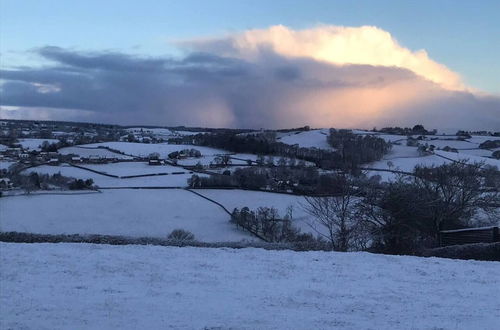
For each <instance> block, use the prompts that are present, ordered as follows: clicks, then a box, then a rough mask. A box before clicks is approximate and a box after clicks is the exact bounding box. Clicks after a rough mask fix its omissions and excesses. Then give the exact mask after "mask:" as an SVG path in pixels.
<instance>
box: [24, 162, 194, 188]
mask: <svg viewBox="0 0 500 330" xmlns="http://www.w3.org/2000/svg"><path fill="white" fill-rule="evenodd" d="M83 166H84V167H86V168H90V169H94V170H97V171H101V172H105V173H108V174H111V175H118V176H125V175H140V174H152V173H168V175H160V176H147V177H138V178H128V179H120V178H113V177H108V176H105V175H102V174H98V173H94V172H90V171H87V170H85V169H81V168H76V167H72V166H70V165H67V164H62V165H60V166H50V165H41V166H37V167H33V168H30V169H27V170H25V171H24V172H23V173H32V172H36V173H39V174H50V175H52V174H56V173H61V174H62V175H64V176H67V177H72V178H76V179H82V180H86V179H92V180H93V181H94V184H95V185H96V186H98V187H100V188H104V187H106V188H109V187H114V188H116V187H185V186H187V180H188V179H189V178H190V177H191V176H192V173H190V172H189V171H185V170H183V169H182V168H178V167H173V166H168V165H162V166H149V165H146V164H144V163H139V162H134V163H115V164H84V165H83ZM172 173H182V174H172Z"/></svg>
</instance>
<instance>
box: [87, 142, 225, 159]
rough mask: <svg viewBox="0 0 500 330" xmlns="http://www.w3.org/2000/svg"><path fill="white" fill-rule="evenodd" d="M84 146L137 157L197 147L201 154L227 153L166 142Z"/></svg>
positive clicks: (164, 155) (166, 153) (164, 156)
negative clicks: (108, 149)
mask: <svg viewBox="0 0 500 330" xmlns="http://www.w3.org/2000/svg"><path fill="white" fill-rule="evenodd" d="M83 146H84V147H98V146H106V147H109V148H111V149H115V150H120V151H121V152H124V153H126V154H129V155H133V156H139V157H147V156H149V155H150V154H151V153H153V152H157V153H159V154H160V156H161V157H162V158H166V157H167V156H168V154H169V153H171V152H174V151H181V150H183V149H197V150H199V151H200V152H201V154H202V155H204V156H208V155H217V154H225V153H228V152H227V151H224V150H222V149H215V148H210V147H202V146H193V145H184V144H167V143H156V144H149V143H132V142H102V143H93V144H85V145H83Z"/></svg>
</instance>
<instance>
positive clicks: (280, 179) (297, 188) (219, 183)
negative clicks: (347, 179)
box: [188, 166, 328, 194]
mask: <svg viewBox="0 0 500 330" xmlns="http://www.w3.org/2000/svg"><path fill="white" fill-rule="evenodd" d="M325 182H328V175H320V174H319V172H318V169H317V168H315V167H311V166H309V167H299V166H296V167H285V166H276V167H260V166H259V167H245V168H238V169H236V170H235V171H234V172H233V173H232V174H231V173H226V175H211V176H209V177H205V176H202V177H200V176H198V175H193V176H192V177H191V178H190V179H189V180H188V185H189V186H190V187H193V188H203V187H207V188H208V187H211V188H214V187H226V188H227V187H234V188H245V189H265V190H272V191H291V192H296V193H301V194H310V193H315V192H318V193H323V192H324V190H325V189H326V188H325V187H327V184H326V183H325Z"/></svg>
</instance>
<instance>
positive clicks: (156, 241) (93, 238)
mask: <svg viewBox="0 0 500 330" xmlns="http://www.w3.org/2000/svg"><path fill="white" fill-rule="evenodd" d="M0 242H8V243H91V244H109V245H158V246H177V247H183V246H191V247H205V248H231V249H243V248H252V247H253V248H261V249H265V250H293V251H330V250H331V247H330V246H328V245H327V244H321V243H315V242H312V243H311V242H297V243H266V242H244V241H242V242H215V243H207V242H198V241H179V240H172V239H167V238H165V239H163V238H154V237H126V236H114V235H80V234H72V235H64V234H60V235H50V234H32V233H19V232H0Z"/></svg>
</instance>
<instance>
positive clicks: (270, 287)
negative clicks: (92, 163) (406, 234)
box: [0, 243, 500, 330]
mask: <svg viewBox="0 0 500 330" xmlns="http://www.w3.org/2000/svg"><path fill="white" fill-rule="evenodd" d="M0 249H1V251H2V253H1V254H0V258H1V264H2V267H1V268H0V276H1V277H0V280H1V283H2V290H1V291H0V294H1V298H0V299H1V305H2V308H1V309H0V328H2V329H170V328H172V329H334V328H338V329H484V330H488V329H491V330H492V329H498V320H499V319H500V300H498V297H499V296H500V263H498V262H479V261H459V260H447V259H438V258H427V259H426V258H417V257H399V256H384V255H372V254H368V253H329V252H292V251H265V250H261V249H242V250H232V249H203V248H174V247H153V246H108V245H91V244H9V243H0Z"/></svg>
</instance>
